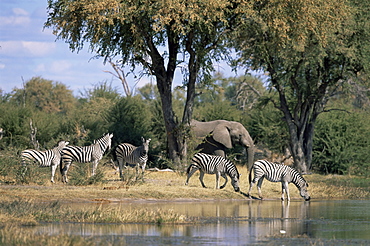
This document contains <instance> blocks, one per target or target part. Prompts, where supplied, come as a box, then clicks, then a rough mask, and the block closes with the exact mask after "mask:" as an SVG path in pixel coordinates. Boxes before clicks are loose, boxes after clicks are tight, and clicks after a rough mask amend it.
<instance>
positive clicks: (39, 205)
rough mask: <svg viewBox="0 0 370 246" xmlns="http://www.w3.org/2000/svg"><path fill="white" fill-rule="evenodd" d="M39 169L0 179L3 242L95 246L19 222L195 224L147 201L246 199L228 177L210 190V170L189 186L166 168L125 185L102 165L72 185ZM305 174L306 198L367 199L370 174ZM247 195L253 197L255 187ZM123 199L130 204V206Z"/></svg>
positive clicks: (273, 193) (266, 187)
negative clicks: (28, 176)
mask: <svg viewBox="0 0 370 246" xmlns="http://www.w3.org/2000/svg"><path fill="white" fill-rule="evenodd" d="M238 169H239V171H240V173H241V174H242V176H241V179H240V188H241V191H242V192H244V193H246V192H247V191H248V188H249V184H248V172H247V170H246V169H245V168H244V167H238ZM40 170H42V175H40V176H38V177H37V179H36V177H35V180H36V181H35V182H30V183H29V184H25V185H18V184H15V182H12V180H9V181H7V182H6V183H7V184H4V183H2V184H0V242H5V245H7V244H8V245H19V244H20V243H21V244H27V245H39V243H40V242H43V244H44V245H55V244H54V242H55V241H58V242H60V243H61V244H59V245H70V244H73V245H100V244H99V243H97V241H96V239H91V240H90V239H88V240H86V238H83V237H81V236H75V237H67V236H65V235H63V236H62V235H60V236H57V235H54V236H49V235H47V234H41V235H36V234H24V233H23V231H24V226H27V227H29V226H36V225H40V224H41V223H58V224H60V223H83V224H86V223H88V224H106V223H108V224H111V223H113V224H130V223H140V224H142V223H147V224H157V225H161V224H189V223H191V224H197V223H199V221H198V219H199V218H196V217H188V216H186V215H185V214H182V213H177V212H174V211H173V210H172V209H158V207H157V206H151V204H158V203H166V202H171V203H173V202H179V203H181V202H189V204H191V203H194V202H202V203H203V202H206V201H208V202H209V201H215V202H219V201H222V200H225V201H243V200H249V198H248V197H246V196H245V195H243V193H238V192H234V190H233V188H232V186H231V184H230V181H229V182H228V184H227V186H226V187H225V188H224V189H222V190H215V189H214V186H215V175H205V177H204V182H205V184H206V185H207V186H208V188H202V187H201V185H200V182H199V173H196V174H194V175H193V177H191V179H190V182H189V185H188V186H185V185H184V183H185V180H186V176H185V175H181V174H178V173H175V172H169V171H166V172H163V171H157V172H151V171H147V172H146V174H145V177H144V180H145V182H142V183H137V184H135V185H127V184H126V183H124V182H122V181H120V180H119V178H118V174H117V173H115V172H114V171H112V169H111V168H108V167H104V166H103V167H101V170H103V172H104V175H103V176H104V178H103V179H102V181H101V182H98V183H95V184H93V185H83V186H82V185H81V186H76V185H71V184H62V183H61V182H60V177H59V176H58V177H57V178H56V181H57V182H56V183H55V184H52V183H50V181H48V175H49V172H48V171H49V170H48V169H40ZM71 176H72V175H71ZM71 178H72V177H71ZM305 179H306V180H307V181H308V183H309V189H308V190H309V192H310V195H311V197H312V200H311V201H315V200H323V199H346V200H348V199H352V200H354V199H369V198H370V190H369V189H370V188H369V179H365V178H361V177H350V176H338V175H328V176H324V175H318V174H313V175H307V176H305ZM221 180H222V181H221V182H223V179H221ZM40 183H41V184H40ZM289 188H290V194H291V198H292V200H293V201H294V200H296V201H299V200H302V201H303V198H301V197H300V196H299V192H298V189H297V188H296V187H294V185H292V184H290V186H289ZM262 192H263V195H264V197H265V199H266V200H279V199H280V193H281V184H280V183H271V182H268V181H264V183H263V185H262ZM252 195H253V196H257V190H256V188H254V189H253V191H252ZM107 203H112V204H113V205H114V204H117V206H108V209H107V206H104V204H107ZM133 203H140V204H145V203H146V204H148V206H144V208H143V206H132V204H133ZM85 204H87V205H85ZM91 204H93V205H94V204H96V205H97V206H91ZM100 204H101V206H100ZM126 204H131V205H130V206H129V209H128V207H127V205H126ZM212 204H213V203H212ZM103 243H104V240H103V241H102V242H101V244H103ZM0 244H1V243H0ZM117 245H120V244H117ZM123 245H124V244H123Z"/></svg>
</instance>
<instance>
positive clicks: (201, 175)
mask: <svg viewBox="0 0 370 246" xmlns="http://www.w3.org/2000/svg"><path fill="white" fill-rule="evenodd" d="M199 171H200V175H199V180H200V183H201V184H202V186H203V188H207V187H206V186H205V185H204V182H203V177H204V171H203V170H201V169H200V170H199Z"/></svg>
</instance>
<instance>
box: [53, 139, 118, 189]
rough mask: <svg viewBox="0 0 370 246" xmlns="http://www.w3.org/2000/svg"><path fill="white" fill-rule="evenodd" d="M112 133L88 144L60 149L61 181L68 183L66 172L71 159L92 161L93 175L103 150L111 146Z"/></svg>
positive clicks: (82, 161)
mask: <svg viewBox="0 0 370 246" xmlns="http://www.w3.org/2000/svg"><path fill="white" fill-rule="evenodd" d="M112 137H113V134H109V133H108V134H106V135H105V136H103V137H101V138H99V139H97V140H94V142H93V144H92V145H89V146H83V147H79V146H67V147H65V148H64V149H63V150H62V158H61V164H60V171H61V173H62V177H63V182H64V183H68V177H67V172H68V169H69V166H70V165H71V163H72V161H76V162H80V163H87V162H92V163H93V164H92V176H93V175H95V170H96V167H97V166H98V163H99V161H100V160H101V159H102V158H103V154H104V152H105V151H106V150H107V149H108V150H109V149H110V148H111V143H112Z"/></svg>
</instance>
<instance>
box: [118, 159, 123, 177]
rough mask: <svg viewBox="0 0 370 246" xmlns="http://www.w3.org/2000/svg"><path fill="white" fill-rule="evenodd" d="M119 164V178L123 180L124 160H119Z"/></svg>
mask: <svg viewBox="0 0 370 246" xmlns="http://www.w3.org/2000/svg"><path fill="white" fill-rule="evenodd" d="M117 162H118V169H119V177H120V178H121V179H122V178H123V174H122V168H123V159H121V158H117Z"/></svg>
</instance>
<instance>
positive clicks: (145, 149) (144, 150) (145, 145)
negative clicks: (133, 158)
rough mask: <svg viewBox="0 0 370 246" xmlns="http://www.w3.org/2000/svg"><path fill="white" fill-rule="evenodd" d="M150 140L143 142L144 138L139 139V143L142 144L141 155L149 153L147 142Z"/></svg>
mask: <svg viewBox="0 0 370 246" xmlns="http://www.w3.org/2000/svg"><path fill="white" fill-rule="evenodd" d="M150 140H151V139H150V138H148V139H147V140H145V138H143V137H141V141H142V142H143V145H142V146H143V154H147V153H148V151H149V142H150Z"/></svg>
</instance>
